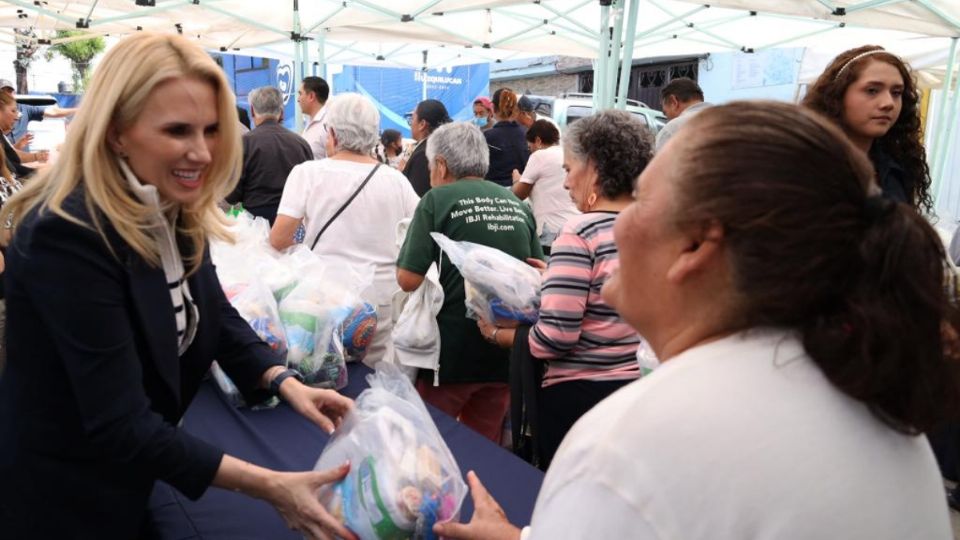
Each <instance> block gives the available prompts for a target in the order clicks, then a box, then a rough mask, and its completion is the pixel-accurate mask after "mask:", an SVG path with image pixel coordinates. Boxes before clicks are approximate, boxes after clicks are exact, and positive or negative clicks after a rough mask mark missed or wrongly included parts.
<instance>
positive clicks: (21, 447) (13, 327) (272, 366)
mask: <svg viewBox="0 0 960 540" xmlns="http://www.w3.org/2000/svg"><path fill="white" fill-rule="evenodd" d="M88 95H90V96H93V99H91V100H89V101H88V102H87V103H85V105H84V107H83V109H82V110H81V111H80V113H79V114H78V115H77V118H76V120H75V121H74V122H73V124H72V125H71V129H70V134H69V135H68V137H67V141H66V142H65V144H64V146H63V150H62V152H61V155H60V160H59V161H58V163H57V166H56V167H53V168H51V169H49V170H47V171H44V172H42V173H41V175H40V177H39V178H37V179H36V180H35V181H33V182H31V183H30V184H29V185H28V186H27V187H26V188H24V189H23V190H22V191H21V192H20V193H19V194H18V195H16V196H15V197H14V198H12V199H11V200H10V201H8V202H7V204H6V205H4V207H3V209H2V211H0V223H2V222H6V220H8V219H11V220H12V222H13V224H14V233H13V239H12V241H11V242H10V245H9V247H8V250H7V276H6V279H7V281H6V283H7V285H8V286H9V287H8V290H7V310H8V311H7V312H8V328H9V331H8V334H7V335H8V336H9V339H8V343H7V345H8V353H9V354H8V358H7V366H6V369H5V371H4V373H3V374H2V376H0V440H2V441H3V444H2V445H0V478H3V482H2V483H0V484H2V485H0V530H3V531H4V534H5V535H10V537H11V538H27V537H32V538H54V537H74V536H76V535H80V536H83V537H87V538H134V537H136V536H137V535H138V532H139V531H141V530H142V527H143V526H144V519H145V508H146V503H147V497H148V495H149V493H150V491H151V488H152V486H153V484H154V482H155V481H156V480H163V481H165V482H167V483H169V484H171V485H172V486H174V487H176V488H177V489H179V490H180V491H181V492H183V493H184V495H186V496H187V497H189V498H191V499H196V498H198V497H199V496H200V495H202V494H203V492H204V491H205V490H206V489H207V487H209V486H210V485H214V486H218V487H222V488H227V489H232V490H235V491H240V492H243V493H245V494H248V495H250V496H254V497H258V498H262V499H264V500H266V501H268V502H270V503H271V504H272V505H273V506H275V507H276V509H277V510H278V511H279V512H280V514H282V515H283V517H284V518H285V519H286V521H287V522H288V524H289V525H290V526H291V527H292V528H296V529H300V530H302V531H304V532H305V533H306V534H307V535H308V536H312V537H325V536H327V535H330V534H338V535H342V536H345V537H348V538H350V537H352V535H351V534H350V533H349V532H348V531H346V530H345V529H343V527H342V526H341V525H339V524H337V523H336V521H335V520H333V519H332V518H331V517H330V516H329V515H328V514H327V513H326V512H325V511H324V510H323V508H322V507H321V506H320V505H319V504H318V502H317V500H316V497H315V493H316V490H317V488H318V487H319V486H320V485H322V484H324V483H326V482H330V481H333V480H335V479H338V478H340V477H341V476H342V475H343V474H345V472H346V467H341V468H339V469H338V470H335V471H327V472H316V473H314V472H307V473H279V472H274V471H270V470H267V469H264V468H261V467H258V466H256V465H252V464H249V463H245V462H243V461H240V460H239V459H236V458H233V457H231V456H229V455H225V454H224V453H223V452H222V451H221V450H219V449H217V448H214V447H212V446H210V445H209V444H207V443H205V442H203V441H201V440H199V439H196V438H194V437H192V436H191V435H189V434H187V433H185V432H183V431H181V430H179V429H178V428H177V423H178V422H179V421H180V418H181V416H182V414H183V412H184V411H185V410H186V408H187V406H188V405H189V403H190V401H191V399H192V398H193V397H194V395H195V393H196V391H197V388H198V386H199V384H200V380H201V378H202V377H203V375H204V373H205V372H206V371H207V368H208V367H209V365H210V363H211V361H212V360H213V359H214V358H215V359H217V360H218V361H219V362H220V364H221V365H222V366H223V367H224V368H225V370H226V371H227V372H228V374H229V375H230V376H231V378H232V379H233V380H234V381H235V382H237V383H238V386H240V387H241V388H242V390H243V392H244V394H245V395H246V396H247V397H248V398H250V399H254V400H256V399H258V398H262V397H265V396H266V395H268V393H269V392H274V393H278V394H279V395H280V396H281V397H282V398H283V399H285V400H286V401H287V402H289V403H290V405H291V406H292V407H293V408H294V409H296V410H298V411H299V412H300V413H302V414H303V415H304V416H306V417H308V418H310V419H311V420H313V421H314V422H315V423H317V424H318V425H320V426H321V427H322V428H324V429H326V430H328V431H329V430H332V429H333V427H334V425H335V423H336V422H337V421H338V420H339V418H340V417H341V415H342V414H343V413H344V411H345V410H346V409H347V408H349V406H350V400H348V399H347V398H345V397H342V396H340V395H338V394H336V393H335V392H330V391H325V390H317V389H312V388H308V387H306V386H304V385H302V384H300V383H299V382H298V381H297V379H296V377H295V376H294V374H293V373H291V372H289V371H286V370H285V369H284V367H283V365H282V362H281V361H280V359H279V358H276V357H274V356H273V355H272V353H271V350H270V348H269V347H268V346H266V345H265V344H264V343H262V342H261V341H260V340H259V339H258V338H257V337H256V336H255V335H254V334H253V332H252V331H251V330H250V328H249V327H248V326H247V325H246V324H245V323H244V321H243V320H242V319H241V318H240V317H239V316H238V315H237V312H236V311H235V310H234V309H233V308H232V307H231V306H230V305H229V303H228V302H227V301H226V299H225V297H224V295H223V292H222V290H221V288H220V284H219V282H218V281H217V276H216V273H215V272H214V269H213V265H212V264H211V263H210V258H209V254H208V250H207V241H208V239H209V238H211V237H217V238H224V237H226V236H227V231H226V229H225V228H224V225H223V223H222V222H221V217H220V214H219V213H218V210H217V207H216V203H217V201H219V200H220V199H222V198H223V196H224V195H225V194H227V193H228V192H229V191H230V190H231V189H232V188H233V187H234V186H235V184H236V182H237V173H239V171H240V163H241V155H240V136H239V134H238V132H237V129H238V128H237V126H238V121H237V115H236V109H235V107H234V100H233V97H232V95H231V93H230V92H229V90H228V86H227V82H226V80H225V79H224V76H223V74H222V73H221V71H220V70H219V68H218V67H217V65H216V64H215V63H214V62H213V60H211V59H210V58H209V57H208V56H207V55H206V54H205V53H204V52H203V51H202V50H201V49H200V48H198V47H197V46H195V45H193V44H191V43H190V42H189V41H187V40H186V39H183V38H181V37H178V36H168V35H157V34H149V33H142V34H137V35H136V36H134V37H130V38H127V39H125V40H124V41H121V42H120V43H119V44H117V45H116V46H115V47H114V48H113V49H111V50H110V52H109V53H108V54H107V55H106V56H105V57H104V59H103V61H102V62H101V64H100V66H99V67H98V69H97V71H96V73H95V75H94V78H93V82H92V83H91V87H90V89H89V94H88ZM51 517H54V519H51ZM325 531H326V532H325Z"/></svg>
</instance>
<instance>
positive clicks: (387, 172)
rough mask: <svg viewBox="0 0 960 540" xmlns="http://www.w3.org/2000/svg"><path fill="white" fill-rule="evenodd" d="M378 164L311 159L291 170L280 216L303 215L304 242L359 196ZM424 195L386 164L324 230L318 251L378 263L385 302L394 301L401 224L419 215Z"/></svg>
mask: <svg viewBox="0 0 960 540" xmlns="http://www.w3.org/2000/svg"><path fill="white" fill-rule="evenodd" d="M372 169H373V165H371V164H368V163H355V162H352V161H341V160H335V159H323V160H320V161H307V162H305V163H301V164H300V165H297V166H296V167H294V168H293V170H292V171H290V176H288V177H287V183H286V185H285V186H284V188H283V195H282V196H281V197H280V206H279V208H278V210H277V213H278V214H282V215H285V216H290V217H292V218H294V219H301V218H302V219H303V226H304V228H305V229H306V235H305V237H304V244H306V245H307V246H310V245H311V244H312V243H313V240H314V239H315V238H316V237H317V233H318V232H320V229H321V228H322V227H323V226H324V225H325V224H326V223H327V221H328V220H329V219H330V218H331V217H332V216H333V214H334V213H336V211H337V210H338V209H339V208H340V207H341V206H343V203H345V202H346V201H347V199H349V198H350V196H351V195H353V193H354V191H356V190H357V188H358V187H359V186H360V184H361V183H362V182H363V181H364V179H365V178H366V177H367V175H368V174H370V171H371V170H372ZM419 202H420V198H419V197H417V194H416V193H415V192H414V191H413V188H412V187H411V186H410V182H409V181H408V180H407V177H405V176H404V175H403V173H401V172H400V171H397V170H396V169H393V168H391V167H388V166H386V165H382V164H381V166H380V168H379V169H377V173H376V174H374V175H373V177H372V178H371V179H370V181H369V182H368V183H367V185H366V186H364V187H363V190H361V191H360V193H359V194H358V195H357V197H356V198H355V199H354V200H353V202H351V203H350V206H348V207H347V209H346V210H344V211H343V213H342V214H340V215H339V216H338V217H337V219H336V220H334V222H333V223H331V224H330V226H329V227H328V228H327V230H326V231H324V233H323V236H322V237H320V241H319V242H318V243H317V247H316V248H315V249H314V252H315V253H317V254H318V255H321V256H325V255H328V256H335V257H339V258H340V259H341V260H346V261H348V262H351V263H357V264H368V263H370V264H373V265H374V266H375V268H376V270H375V272H376V277H375V281H376V284H377V292H378V293H379V298H378V299H377V300H378V302H380V303H384V304H386V303H389V297H390V295H392V294H393V292H394V291H395V290H396V289H397V277H396V272H397V256H398V255H399V254H400V249H399V248H398V247H397V242H396V228H397V223H399V222H400V221H401V220H402V219H404V218H409V217H412V216H413V211H414V210H415V209H416V208H417V203H419Z"/></svg>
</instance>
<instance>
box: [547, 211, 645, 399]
mask: <svg viewBox="0 0 960 540" xmlns="http://www.w3.org/2000/svg"><path fill="white" fill-rule="evenodd" d="M616 217H617V214H616V212H588V213H586V214H583V215H579V216H575V217H573V218H571V219H570V220H569V221H568V222H567V223H566V225H564V226H563V230H562V231H561V232H560V235H559V236H558V237H557V239H556V241H555V242H554V243H553V246H552V247H551V253H550V261H549V263H548V265H547V271H546V273H545V274H544V276H543V286H542V288H541V298H540V320H539V321H537V324H536V325H535V326H534V327H533V328H532V329H531V331H530V352H531V353H532V354H533V356H535V357H537V358H540V359H541V360H545V361H547V372H546V375H544V378H543V386H545V387H546V386H550V385H552V384H557V383H561V382H567V381H574V380H603V381H611V380H624V379H636V378H638V377H639V376H640V370H639V368H638V365H637V357H636V354H637V347H638V346H639V344H640V336H639V335H638V334H637V332H636V331H635V330H634V329H633V328H631V327H630V325H628V324H627V323H626V322H624V320H623V319H621V318H620V315H618V314H617V312H616V311H614V310H613V308H611V307H610V306H608V305H607V304H606V303H605V302H604V301H603V299H602V298H601V297H600V288H601V287H602V286H603V283H604V282H605V281H606V280H607V278H608V277H609V276H610V274H611V273H612V272H613V271H614V270H615V269H616V268H617V267H618V266H619V264H620V259H619V256H618V254H617V247H616V245H614V243H613V222H614V220H615V219H616Z"/></svg>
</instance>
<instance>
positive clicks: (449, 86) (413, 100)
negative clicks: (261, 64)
mask: <svg viewBox="0 0 960 540" xmlns="http://www.w3.org/2000/svg"><path fill="white" fill-rule="evenodd" d="M333 81H334V85H333V87H334V89H335V93H337V94H343V93H346V92H356V93H358V94H363V95H364V96H366V97H368V98H370V100H371V101H373V103H374V104H375V105H376V106H377V109H378V110H379V111H380V129H381V131H382V130H384V129H396V130H398V131H400V132H401V133H403V136H404V137H410V136H411V135H410V126H408V125H407V121H406V119H405V118H404V115H405V114H407V113H409V112H411V111H413V109H414V107H416V105H417V103H419V102H420V101H422V100H423V96H424V91H426V96H427V98H428V99H436V100H439V101H441V102H442V103H443V104H444V106H446V108H447V112H448V113H449V114H450V117H451V118H453V119H454V120H469V119H471V118H473V102H474V100H476V99H477V98H478V97H480V96H486V95H488V94H489V92H490V64H473V65H468V66H457V67H454V68H449V69H438V70H435V69H431V70H429V71H422V70H417V69H398V68H378V67H369V66H344V67H343V72H342V73H338V74H337V75H335V76H334V78H333Z"/></svg>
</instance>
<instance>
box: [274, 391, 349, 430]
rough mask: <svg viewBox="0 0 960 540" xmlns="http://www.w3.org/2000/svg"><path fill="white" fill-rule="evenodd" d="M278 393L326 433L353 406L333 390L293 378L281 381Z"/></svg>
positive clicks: (335, 425) (339, 421)
mask: <svg viewBox="0 0 960 540" xmlns="http://www.w3.org/2000/svg"><path fill="white" fill-rule="evenodd" d="M280 394H281V395H282V396H283V399H284V400H285V401H286V402H287V403H289V404H290V406H291V407H293V409H294V410H295V411H297V412H298V413H300V414H302V415H303V416H305V417H306V418H308V419H310V420H311V421H312V422H313V423H314V424H316V425H318V426H320V429H322V430H323V431H325V432H327V433H333V430H334V429H336V428H337V427H339V426H340V423H341V422H342V421H343V417H344V415H346V414H347V411H349V410H350V409H351V408H352V407H353V400H352V399H350V398H348V397H346V396H342V395H340V394H339V393H337V392H336V391H335V390H323V389H320V388H311V387H309V386H306V385H304V384H301V383H300V382H299V381H297V380H294V379H293V378H290V379H287V380H286V381H283V384H282V385H280Z"/></svg>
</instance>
